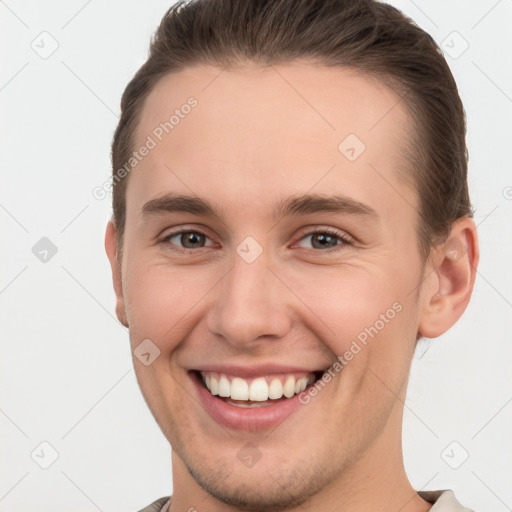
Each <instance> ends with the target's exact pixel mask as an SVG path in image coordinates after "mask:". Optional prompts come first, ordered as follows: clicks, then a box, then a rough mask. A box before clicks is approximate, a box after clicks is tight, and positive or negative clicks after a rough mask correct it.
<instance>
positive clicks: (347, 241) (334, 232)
mask: <svg viewBox="0 0 512 512" xmlns="http://www.w3.org/2000/svg"><path fill="white" fill-rule="evenodd" d="M316 233H321V234H324V233H325V234H326V235H331V236H334V237H336V238H339V239H340V240H341V242H342V244H343V245H354V244H355V243H356V242H357V240H356V239H355V238H354V237H353V236H351V235H349V234H348V233H347V232H346V231H342V230H339V229H336V228H330V227H322V226H320V227H314V228H312V227H309V228H304V232H303V233H302V234H301V235H299V237H298V238H297V240H296V241H295V242H294V244H296V243H297V242H300V241H301V240H303V239H304V238H306V237H307V236H311V235H314V234H316ZM337 245H340V244H337ZM332 250H333V249H331V251H332ZM328 251H329V250H326V251H323V252H328Z"/></svg>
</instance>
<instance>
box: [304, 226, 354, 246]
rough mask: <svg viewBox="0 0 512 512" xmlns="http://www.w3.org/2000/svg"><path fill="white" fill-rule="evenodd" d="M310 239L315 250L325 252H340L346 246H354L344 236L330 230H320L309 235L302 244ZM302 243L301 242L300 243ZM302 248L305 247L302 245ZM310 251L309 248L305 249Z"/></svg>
mask: <svg viewBox="0 0 512 512" xmlns="http://www.w3.org/2000/svg"><path fill="white" fill-rule="evenodd" d="M308 238H309V239H310V243H311V246H312V248H313V249H320V250H324V251H333V250H334V251H338V250H340V249H342V248H343V246H345V245H352V242H351V241H350V240H349V239H348V238H347V237H344V236H342V235H341V234H340V233H336V232H333V231H329V230H325V229H324V230H318V231H314V232H312V233H308V234H307V235H305V236H304V237H302V238H301V240H300V241H301V242H302V241H304V240H307V239H308ZM299 243H300V242H299ZM301 247H304V246H303V245H301ZM305 248H306V249H309V247H305Z"/></svg>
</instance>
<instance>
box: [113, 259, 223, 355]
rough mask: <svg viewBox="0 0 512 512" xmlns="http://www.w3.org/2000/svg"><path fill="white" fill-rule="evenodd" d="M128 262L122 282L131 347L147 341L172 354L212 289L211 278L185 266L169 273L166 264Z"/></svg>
mask: <svg viewBox="0 0 512 512" xmlns="http://www.w3.org/2000/svg"><path fill="white" fill-rule="evenodd" d="M132 261H133V263H131V262H130V261H128V262H127V264H126V267H125V269H124V276H125V278H126V279H125V280H124V281H123V290H124V298H125V308H126V315H127V318H128V323H129V325H130V333H131V335H132V343H137V340H143V339H145V338H149V339H151V340H153V341H154V342H155V343H157V344H158V345H159V346H160V347H161V349H163V348H164V347H165V350H167V351H169V350H172V349H173V348H174V345H175V344H177V343H178V342H179V340H180V339H181V336H185V335H186V332H185V331H184V326H185V324H187V319H189V318H191V317H193V316H194V311H195V310H196V309H197V307H199V305H200V303H201V300H202V299H203V298H204V297H205V295H206V294H207V293H208V290H209V289H211V287H212V286H213V284H214V282H215V279H214V278H215V275H213V276H212V275H211V272H210V271H208V270H205V269H197V268H196V269H193V268H192V267H186V266H183V267H177V268H174V269H170V268H169V266H168V264H167V265H166V264H158V263H156V264H155V263H154V262H145V261H144V259H142V258H141V259H140V260H139V261H136V260H135V258H134V259H133V260H132ZM214 274H215V273H214ZM188 328H190V326H189V327H188ZM173 340H176V343H175V344H173ZM139 342H140V341H139ZM169 344H171V346H170V345H169Z"/></svg>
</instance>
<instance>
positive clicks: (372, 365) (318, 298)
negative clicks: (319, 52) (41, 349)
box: [105, 63, 478, 512]
mask: <svg viewBox="0 0 512 512" xmlns="http://www.w3.org/2000/svg"><path fill="white" fill-rule="evenodd" d="M190 96H194V97H195V98H196V99H197V101H198V105H197V107H196V108H194V109H193V110H192V112H191V113H190V114H189V115H188V116H186V117H185V118H184V119H182V120H181V121H180V123H179V125H177V126H176V127H175V128H174V129H173V131H172V132H171V133H170V134H169V135H168V136H166V137H165V138H164V139H163V141H162V142H161V143H159V144H158V145H157V147H156V148H154V149H153V150H152V151H151V152H150V153H149V154H148V155H147V156H146V157H145V158H144V159H143V161H142V162H140V163H139V164H138V165H137V166H136V167H135V168H134V170H133V171H132V172H131V174H130V176H129V182H128V186H127V195H126V198H127V216H126V226H125V231H124V239H123V247H122V251H123V256H122V261H121V262H120V261H119V258H118V252H119V251H118V250H119V248H118V247H116V236H115V235H116V233H115V226H114V224H113V223H112V222H110V223H109V225H108V227H107V233H106V239H105V243H106V250H107V254H108V257H109V259H110V263H111V266H112V273H113V281H114V288H115V291H116V296H117V315H118V318H119V319H120V321H121V322H122V323H123V324H124V325H126V326H128V327H129V330H130V340H131V345H132V350H133V349H135V348H136V347H137V346H138V345H139V344H140V343H141V341H142V340H144V339H146V338H149V339H151V340H152V341H153V343H155V344H156V345H157V346H158V348H159V350H160V356H159V357H158V358H157V359H155V361H154V362H153V363H152V364H151V365H149V366H145V365H143V364H142V363H141V362H140V361H139V360H138V359H137V358H135V357H134V366H135V371H136V375H137V379H138V382H139V384H140V387H141V390H142V393H143V395H144V397H145V399H146V401H147V403H148V405H149V407H150V409H151V412H152V414H153V415H154V417H155V419H156V421H157V422H158V424H159V426H160V427H161V429H162V431H163V433H164V435H165V436H166V438H167V439H168V440H169V442H170V444H171V445H172V467H173V492H172V494H173V500H172V505H171V509H170V510H171V512H174V511H178V510H189V508H191V507H195V508H196V509H197V510H199V511H200V512H214V511H235V510H255V511H256V510H258V511H260V512H261V511H263V512H270V511H278V510H290V511H296V510H303V509H305V508H307V507H309V509H308V510H311V511H317V510H318V511H320V510H321V511H334V510H350V511H354V512H358V511H370V510H380V511H393V512H396V511H398V510H401V511H402V512H411V511H425V510H428V509H429V508H430V507H431V505H430V504H428V503H427V502H426V501H424V500H423V499H421V498H420V497H419V495H418V494H417V493H416V491H415V490H414V489H413V487H412V486H411V484H410V483H409V481H408V479H407V476H406V473H405V470H404V466H403V457H402V446H401V443H402V441H401V434H402V432H401V429H402V414H403V401H404V399H405V393H406V386H407V380H408V374H409V369H410V364H411V359H412V357H413V354H414V348H415V343H416V338H417V336H418V335H420V336H426V337H430V338H434V337H437V336H439V335H441V334H442V333H444V332H445V331H446V330H448V329H449V328H450V327H451V326H452V325H453V324H454V323H455V322H456V321H457V320H458V318H459V317H460V316H461V315H462V313H463V312H464V310H465V308H466V306H467V304H468V301H469V299H470V296H471V292H472V289H473V283H474V278H475V272H476V266H477V263H478V246H477V238H476V230H475V225H474V222H473V221H472V220H471V219H469V218H462V219H459V220H458V221H456V222H455V223H454V224H453V227H452V232H451V235H450V238H449V240H450V248H453V247H455V248H456V249H457V250H458V252H456V253H453V252H448V251H446V250H445V247H443V246H440V247H437V248H436V249H435V250H433V253H432V258H431V261H429V262H428V263H427V265H426V266H425V268H423V266H422V262H421V258H420V253H419V249H418V243H417V236H416V231H415V228H416V223H417V221H418V214H417V205H418V197H417V194H416V192H415V190H414V189H413V188H411V187H410V185H408V184H407V183H406V181H405V180H403V179H402V178H401V177H400V172H399V170H403V169H407V167H406V166H407V162H406V161H405V159H404V158H403V157H402V153H401V147H400V143H401V141H403V140H405V138H406V137H407V136H408V134H409V133H410V131H411V130H412V127H411V124H410V119H409V115H408V113H407V110H406V107H405V105H404V104H403V102H400V103H397V96H396V95H395V94H394V92H393V91H391V90H390V89H388V88H387V87H386V86H384V85H383V84H382V83H380V82H379V81H376V80H373V79H370V78H368V77H364V76H361V75H359V74H357V73H355V72H354V71H351V70H348V69H343V68H327V67H322V66H315V65H313V64H308V63H293V64H286V65H282V66H274V67H269V68H261V67H258V66H256V65H251V64H247V65H245V66H243V67H242V66H240V67H238V68H236V69H231V70H224V71H223V72H222V73H221V72H220V69H219V68H217V67H213V66H195V67H191V68H187V69H186V70H183V71H180V72H179V73H176V74H173V75H168V76H166V77H164V78H162V79H161V80H160V81H159V82H158V83H157V85H156V87H155V89H154V90H153V91H152V92H151V94H150V95H149V97H148V98H147V101H146V103H145V104H144V108H143V111H142V115H141V119H140V124H139V126H138V130H137V133H136V140H135V144H134V146H135V147H139V146H140V145H142V144H143V143H144V141H145V140H146V137H147V136H148V135H149V134H151V132H152V131H153V130H154V129H155V127H156V126H158V125H159V123H161V122H162V121H164V120H166V119H168V117H169V114H167V113H168V112H169V113H172V111H173V110H174V109H176V108H180V105H182V104H183V103H185V102H186V100H187V98H189V97H190ZM392 107H393V108H392ZM350 133H353V134H356V135H357V136H358V137H359V138H360V139H361V140H362V141H363V142H364V144H365V146H366V150H365V151H364V152H363V153H362V154H361V155H360V156H359V157H358V158H357V159H356V160H355V161H353V162H350V161H349V160H347V159H346V158H345V156H344V155H343V154H341V153H340V151H339V150H338V145H339V144H340V142H341V141H342V140H343V139H344V138H345V137H346V136H347V135H348V134H350ZM169 192H173V193H176V194H186V195H192V196H196V197H200V198H203V199H205V200H208V201H209V202H211V203H212V204H214V205H216V206H218V207H219V208H221V209H222V211H219V212H218V215H213V216H199V215H196V214H190V213H181V212H178V213H161V214H153V215H143V214H142V208H143V205H144V204H145V203H147V202H148V201H150V200H152V199H155V198H158V197H161V196H163V195H165V194H167V193H169ZM305 193H315V194H320V195H325V196H330V195H332V194H339V195H345V196H348V197H350V198H352V199H354V200H357V201H359V202H362V203H364V204H366V205H368V206H370V207H371V208H372V209H374V210H375V212H376V213H377V214H378V218H373V217H369V216H364V215H360V214H359V215H357V214H347V213H343V214H333V213H332V212H313V213H309V214H307V215H291V216H287V217H281V218H278V219H277V221H276V219H274V218H273V217H272V215H271V212H272V209H273V207H274V204H275V203H276V202H279V201H281V200H283V199H285V198H287V197H289V196H292V195H299V194H305ZM180 228H188V229H189V230H190V231H195V232H200V233H203V234H205V235H206V238H205V239H204V240H205V243H204V245H205V246H204V247H203V248H191V249H188V252H181V253H180V252H178V251H179V249H180V248H181V249H182V250H185V251H186V249H184V248H183V245H182V243H180V237H179V236H175V237H174V238H172V240H171V239H169V238H168V235H169V234H170V233H171V232H173V231H177V230H179V229H180ZM316 228H318V229H319V230H320V231H321V229H325V228H329V229H330V230H335V231H336V233H339V235H340V236H345V237H349V238H351V239H352V243H351V244H343V242H340V241H339V240H338V239H336V238H334V244H336V242H338V243H340V245H334V244H333V245H331V246H329V245H328V247H327V249H325V248H322V247H321V246H320V247H319V245H318V243H316V238H315V236H314V235H313V236H312V235H311V232H312V231H313V229H316ZM166 236H167V238H165V237H166ZM247 236H251V237H253V238H254V239H255V240H256V241H257V242H258V243H259V245H260V246H261V247H262V249H263V252H262V254H261V255H260V256H259V258H257V259H256V260H255V261H254V262H253V263H250V264H248V263H247V262H246V261H244V259H242V258H241V257H240V256H239V255H238V253H237V252H236V248H237V246H238V245H239V244H240V243H241V242H242V241H243V240H244V239H245V238H246V237H247ZM200 240H202V239H200ZM330 240H333V239H330ZM185 243H186V240H185ZM200 245H201V244H199V246H200ZM192 247H194V246H192ZM173 249H174V250H173ZM334 249H339V250H337V251H334ZM395 302H399V303H400V304H401V305H402V310H401V311H400V313H398V314H396V316H395V318H393V320H391V321H389V322H388V323H386V325H385V327H384V328H382V329H381V330H380V331H379V332H378V334H377V335H376V336H375V337H374V338H372V339H370V340H369V342H368V344H367V346H365V347H364V349H363V350H361V351H360V352H359V353H358V354H357V355H356V356H355V357H354V358H353V359H352V360H351V361H350V362H349V363H348V364H347V365H346V366H345V367H344V368H343V370H342V371H341V373H339V374H337V376H336V377H335V378H334V379H332V380H331V382H329V383H328V384H327V386H326V387H325V388H324V389H323V390H322V391H321V392H319V393H318V395H317V396H316V397H314V398H313V399H312V400H311V402H310V403H309V404H308V405H304V406H302V407H301V408H300V409H299V410H298V411H296V412H294V413H293V414H292V416H290V417H289V418H287V419H286V420H285V421H283V422H282V423H281V424H280V425H278V426H277V428H275V429H273V430H272V431H260V432H258V431H257V432H241V431H237V430H234V429H227V428H224V427H222V426H220V425H218V424H217V423H216V422H215V421H214V420H213V419H212V418H211V417H210V416H209V415H208V414H207V412H206V411H205V410H204V409H203V408H202V406H201V404H200V403H199V402H197V401H196V400H194V399H193V397H194V396H195V395H194V389H193V386H192V383H191V381H190V379H189V377H188V374H187V370H189V369H190V368H195V367H198V366H200V365H202V364H206V363H225V362H230V363H238V364H241V365H254V364H258V363H266V362H269V361H271V362H274V363H280V364H289V365H296V366H300V367H305V368H327V367H328V366H330V365H331V364H332V363H333V362H335V361H336V357H337V356H338V355H342V354H344V353H345V352H346V351H347V350H348V349H349V348H350V345H351V343H352V341H353V340H354V339H356V336H357V335H358V334H359V333H360V332H361V331H362V330H364V329H365V328H366V327H369V326H371V325H374V324H375V322H376V321H377V320H378V319H379V318H380V315H381V314H383V313H385V312H386V310H388V309H389V308H391V307H392V305H393V304H394V303H395ZM247 442H251V443H253V444H254V445H255V446H256V447H257V448H258V450H259V451H260V452H261V455H262V457H261V459H260V460H259V461H258V462H257V463H256V464H255V465H254V466H253V467H250V468H248V467H246V466H245V465H244V464H242V463H241V461H240V460H239V459H238V457H237V452H238V451H239V450H240V449H241V448H242V447H243V446H244V445H245V444H246V443H247Z"/></svg>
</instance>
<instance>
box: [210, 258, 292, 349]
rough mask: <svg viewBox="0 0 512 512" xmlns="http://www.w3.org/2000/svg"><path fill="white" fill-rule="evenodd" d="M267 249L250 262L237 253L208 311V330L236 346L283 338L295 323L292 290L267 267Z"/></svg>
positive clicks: (248, 347) (245, 346) (216, 289)
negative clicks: (291, 302) (291, 304)
mask: <svg viewBox="0 0 512 512" xmlns="http://www.w3.org/2000/svg"><path fill="white" fill-rule="evenodd" d="M268 263H269V262H268V260H267V258H266V257H265V252H263V254H262V255H261V256H260V257H259V258H258V259H256V261H253V262H252V263H247V262H246V261H244V260H243V259H242V258H241V257H239V256H238V254H235V255H234V258H233V266H232V268H231V270H230V271H229V272H228V273H227V274H226V275H225V277H224V278H223V279H222V280H221V282H220V283H219V284H218V286H216V287H215V296H214V300H213V301H212V305H211V307H210V309H209V311H208V313H207V318H206V325H207V327H208V330H209V331H210V332H211V333H213V334H215V335H217V336H221V337H222V338H224V340H225V341H227V342H228V343H230V344H231V345H233V346H236V347H237V348H239V349H240V348H247V349H253V348H254V345H255V344H256V342H257V343H260V342H261V341H262V340H263V339H267V338H274V339H276V338H280V337H283V336H284V335H285V334H286V333H287V332H288V331H289V330H290V327H291V325H292V319H291V310H290V303H289V300H290V297H289V294H290V292H289V291H288V290H287V289H286V287H285V286H284V285H283V283H282V282H281V280H280V279H279V278H278V277H277V276H276V274H275V273H274V272H273V271H272V270H271V269H270V268H269V267H268Z"/></svg>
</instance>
